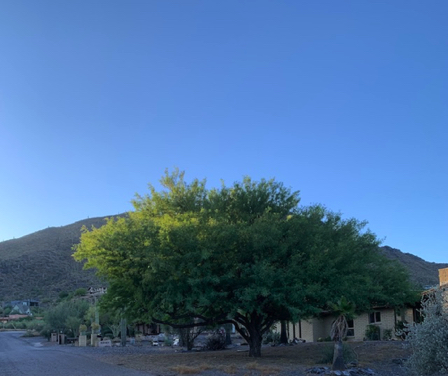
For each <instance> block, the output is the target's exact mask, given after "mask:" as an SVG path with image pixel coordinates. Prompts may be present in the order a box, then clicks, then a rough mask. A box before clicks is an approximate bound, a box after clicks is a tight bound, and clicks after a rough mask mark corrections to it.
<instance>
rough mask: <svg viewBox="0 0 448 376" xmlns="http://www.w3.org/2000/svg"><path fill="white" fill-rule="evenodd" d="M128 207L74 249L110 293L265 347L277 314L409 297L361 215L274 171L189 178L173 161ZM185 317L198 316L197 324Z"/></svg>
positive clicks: (142, 308) (254, 351)
mask: <svg viewBox="0 0 448 376" xmlns="http://www.w3.org/2000/svg"><path fill="white" fill-rule="evenodd" d="M161 183H162V186H163V187H164V189H163V190H161V191H157V190H156V189H155V188H154V187H153V186H150V187H149V188H150V193H149V194H148V195H146V196H137V198H136V199H135V200H134V202H133V204H134V207H135V211H133V212H130V213H129V214H128V216H126V217H125V218H118V219H109V220H108V222H107V224H106V225H104V226H103V227H101V228H98V229H95V228H94V229H92V230H91V231H89V230H88V229H84V230H83V233H82V236H81V242H80V244H79V245H77V246H76V247H75V254H74V257H75V259H76V260H78V261H82V260H86V264H85V267H86V268H90V267H93V268H96V269H97V270H98V273H99V274H101V275H103V276H105V277H106V278H107V279H108V280H109V282H110V288H109V290H108V293H107V294H106V295H105V299H104V301H105V303H106V304H108V305H110V306H112V307H121V308H125V309H126V310H127V312H128V314H129V315H133V316H134V317H140V318H141V317H147V318H148V319H151V320H154V321H155V322H161V323H170V324H171V325H173V326H175V327H176V326H178V327H181V326H186V325H211V324H223V323H232V324H234V325H235V328H236V330H237V331H238V332H239V333H240V334H241V335H242V336H243V337H244V338H245V339H246V340H247V341H248V343H249V346H250V356H260V354H261V338H262V335H263V334H264V333H265V332H266V331H267V330H269V328H270V327H271V326H272V324H273V323H274V322H276V321H277V320H297V319H299V318H306V317H309V316H311V315H313V314H316V313H318V312H320V311H321V310H323V309H327V308H328V307H327V302H329V301H336V300H337V299H339V298H340V297H341V296H345V297H346V298H347V299H349V300H350V301H352V302H353V303H354V304H355V305H356V307H358V308H359V309H360V310H362V309H368V308H370V307H371V306H372V305H400V304H403V302H405V301H406V299H408V298H409V284H408V279H407V276H406V273H405V272H404V270H403V269H402V268H399V267H398V266H397V265H395V264H393V263H391V262H390V261H388V260H387V259H385V258H384V257H382V256H381V255H380V254H379V253H378V241H377V239H376V237H375V236H374V235H373V234H372V233H370V232H368V231H364V230H363V229H364V227H365V223H362V222H359V221H357V220H354V219H350V220H344V219H342V218H341V216H340V215H338V214H335V213H331V212H330V211H328V210H326V209H325V208H323V207H321V206H313V207H308V208H302V207H300V206H299V194H298V192H292V191H291V190H290V189H288V188H286V187H284V186H283V184H282V183H279V182H276V181H274V180H261V181H259V182H254V181H252V180H251V179H250V178H245V179H244V180H243V181H242V182H237V183H234V184H233V186H231V187H226V186H225V185H222V186H221V188H219V189H210V190H208V189H206V187H205V181H199V180H194V181H193V182H192V183H190V184H188V183H187V182H186V181H185V179H184V173H183V172H179V171H178V170H176V171H174V172H173V173H172V174H168V173H166V175H165V176H164V177H163V178H162V180H161ZM192 320H194V322H193V323H192Z"/></svg>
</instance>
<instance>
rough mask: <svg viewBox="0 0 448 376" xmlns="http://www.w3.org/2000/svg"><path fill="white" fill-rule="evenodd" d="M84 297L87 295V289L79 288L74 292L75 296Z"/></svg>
mask: <svg viewBox="0 0 448 376" xmlns="http://www.w3.org/2000/svg"><path fill="white" fill-rule="evenodd" d="M84 295H87V289H85V288H83V287H81V288H79V289H77V290H75V296H84Z"/></svg>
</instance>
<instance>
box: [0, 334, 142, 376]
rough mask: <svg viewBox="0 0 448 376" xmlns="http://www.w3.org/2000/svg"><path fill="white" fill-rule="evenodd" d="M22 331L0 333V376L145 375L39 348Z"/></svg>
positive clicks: (70, 353) (66, 349)
mask: <svg viewBox="0 0 448 376" xmlns="http://www.w3.org/2000/svg"><path fill="white" fill-rule="evenodd" d="M22 334H23V332H0V376H19V375H27V376H102V375H104V376H122V375H126V376H148V375H149V373H146V372H141V371H135V370H131V369H129V368H123V367H120V366H114V365H110V364H106V363H102V362H99V361H96V360H94V359H92V358H89V357H86V356H83V355H82V354H81V353H79V352H77V351H72V350H73V348H70V347H66V346H51V347H46V346H42V344H41V343H40V342H38V340H37V339H34V340H31V339H24V338H21V335H22Z"/></svg>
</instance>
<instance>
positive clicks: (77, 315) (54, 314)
mask: <svg viewBox="0 0 448 376" xmlns="http://www.w3.org/2000/svg"><path fill="white" fill-rule="evenodd" d="M88 309H89V303H87V302H86V301H84V300H74V301H70V300H64V301H62V302H60V303H59V304H58V305H57V306H55V307H53V308H51V309H49V310H48V311H47V312H46V313H45V315H44V321H45V326H44V328H43V330H42V334H43V335H45V336H47V337H49V336H50V333H51V332H58V333H59V332H62V333H64V334H67V335H69V336H74V337H76V336H78V334H79V326H80V325H81V324H82V323H83V321H84V316H85V314H86V313H87V310H88Z"/></svg>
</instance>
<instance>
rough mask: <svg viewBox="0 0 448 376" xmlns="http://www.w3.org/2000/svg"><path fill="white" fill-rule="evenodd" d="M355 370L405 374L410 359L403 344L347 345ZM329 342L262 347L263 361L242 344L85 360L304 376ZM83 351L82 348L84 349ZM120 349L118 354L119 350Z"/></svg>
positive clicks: (163, 371)
mask: <svg viewBox="0 0 448 376" xmlns="http://www.w3.org/2000/svg"><path fill="white" fill-rule="evenodd" d="M348 345H349V346H350V348H351V349H352V350H353V352H352V355H353V354H354V356H355V360H357V367H360V368H365V369H371V370H372V371H373V372H374V375H379V376H386V375H387V376H404V375H408V372H407V371H406V369H405V368H404V367H403V366H402V360H403V359H405V358H407V357H408V356H409V349H408V348H407V346H406V344H405V342H400V341H388V342H386V341H384V342H383V341H372V342H370V341H366V342H352V343H348ZM331 349H332V343H300V344H297V345H293V346H276V347H271V346H265V347H263V349H262V357H261V358H259V359H254V358H249V356H248V352H247V349H244V347H243V346H239V347H233V348H231V349H226V350H222V351H199V352H185V351H182V350H181V349H179V348H170V347H162V348H153V347H151V346H144V345H143V346H141V348H140V349H138V350H137V349H135V350H136V351H133V350H132V349H131V348H128V349H127V350H126V351H124V350H125V348H122V349H118V348H108V349H107V350H105V349H90V350H91V351H90V352H89V354H86V355H88V356H93V357H95V358H97V359H98V360H100V361H102V362H106V363H110V364H115V365H120V366H123V367H126V368H132V369H137V370H142V371H146V372H149V373H151V374H153V375H160V376H173V375H179V374H180V375H199V374H200V375H204V376H210V375H213V376H215V375H217V376H225V375H237V376H240V375H241V376H252V375H253V376H256V375H260V376H268V375H285V376H286V375H287V376H292V375H295V376H305V375H307V374H308V372H309V371H308V372H307V370H309V369H310V368H312V367H318V366H327V367H328V366H330V365H329V364H328V363H325V362H324V361H325V359H324V358H327V361H328V358H329V354H330V358H331ZM86 350H87V349H86ZM118 350H121V351H118Z"/></svg>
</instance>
